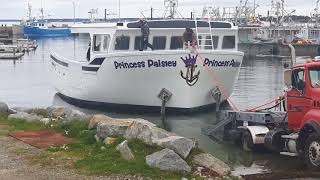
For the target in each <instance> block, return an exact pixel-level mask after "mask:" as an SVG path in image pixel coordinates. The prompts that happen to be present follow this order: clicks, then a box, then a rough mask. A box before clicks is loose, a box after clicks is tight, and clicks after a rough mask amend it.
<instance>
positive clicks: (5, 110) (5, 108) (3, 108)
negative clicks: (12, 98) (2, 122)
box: [0, 102, 9, 113]
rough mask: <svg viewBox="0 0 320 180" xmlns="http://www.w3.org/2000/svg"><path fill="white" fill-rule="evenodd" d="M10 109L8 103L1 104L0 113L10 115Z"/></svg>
mask: <svg viewBox="0 0 320 180" xmlns="http://www.w3.org/2000/svg"><path fill="white" fill-rule="evenodd" d="M8 112H9V107H8V105H7V104H6V103H4V102H0V113H8Z"/></svg>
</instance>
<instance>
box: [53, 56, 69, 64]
mask: <svg viewBox="0 0 320 180" xmlns="http://www.w3.org/2000/svg"><path fill="white" fill-rule="evenodd" d="M50 58H51V59H52V60H54V62H56V63H58V64H60V65H61V66H64V67H69V64H68V63H66V62H63V61H60V60H58V59H57V58H56V57H54V56H52V55H50Z"/></svg>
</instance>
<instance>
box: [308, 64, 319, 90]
mask: <svg viewBox="0 0 320 180" xmlns="http://www.w3.org/2000/svg"><path fill="white" fill-rule="evenodd" d="M310 80H311V86H312V87H314V88H320V68H311V69H310Z"/></svg>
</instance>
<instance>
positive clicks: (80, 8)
mask: <svg viewBox="0 0 320 180" xmlns="http://www.w3.org/2000/svg"><path fill="white" fill-rule="evenodd" d="M41 1H42V2H41ZM120 1H121V17H141V11H143V10H147V9H150V7H153V8H156V9H163V7H164V6H163V0H120ZM0 2H1V6H0V19H21V18H24V17H26V15H27V3H28V1H27V0H0ZM29 2H30V3H31V5H32V8H33V16H37V15H39V9H40V7H41V4H42V6H43V7H44V10H45V14H47V15H50V17H52V18H72V17H73V6H72V0H29ZM118 2H119V0H75V3H76V17H79V18H80V17H81V18H88V11H89V10H90V9H91V8H98V9H99V11H98V12H99V16H100V17H101V18H102V17H103V16H104V9H105V8H106V9H108V10H110V11H112V12H113V13H118ZM239 2H240V0H180V1H179V12H180V13H181V14H182V15H183V16H185V17H189V16H190V12H191V11H192V10H196V11H199V12H201V10H202V8H203V6H204V5H211V6H226V7H233V6H236V5H238V4H239ZM249 2H252V3H253V0H249ZM315 2H316V0H286V9H287V11H290V12H291V11H292V10H293V9H295V10H296V14H298V15H310V12H311V11H312V10H313V9H314V8H315V6H316V3H315ZM256 3H257V4H259V5H260V6H259V8H258V10H257V11H258V12H259V13H260V14H262V15H266V14H267V9H270V6H271V0H256ZM147 14H149V12H147ZM162 14H163V13H161V12H160V11H159V12H158V13H156V15H162ZM110 17H117V16H110Z"/></svg>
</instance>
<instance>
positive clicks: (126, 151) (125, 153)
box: [116, 140, 134, 161]
mask: <svg viewBox="0 0 320 180" xmlns="http://www.w3.org/2000/svg"><path fill="white" fill-rule="evenodd" d="M116 149H117V150H118V151H119V152H120V154H121V157H122V158H123V159H125V160H128V161H129V160H133V159H134V155H133V153H132V151H131V149H130V148H129V146H128V141H127V140H125V141H123V142H122V143H120V144H119V145H118V146H117V147H116Z"/></svg>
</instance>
